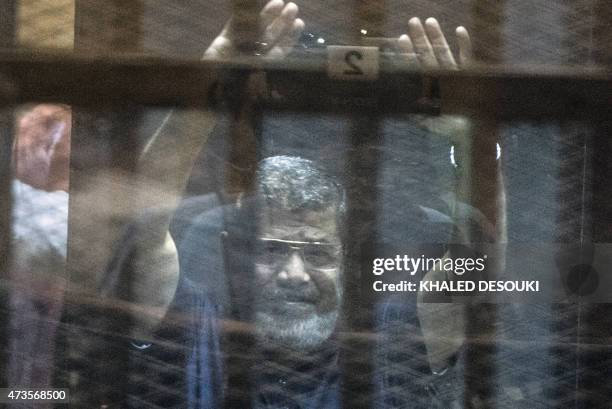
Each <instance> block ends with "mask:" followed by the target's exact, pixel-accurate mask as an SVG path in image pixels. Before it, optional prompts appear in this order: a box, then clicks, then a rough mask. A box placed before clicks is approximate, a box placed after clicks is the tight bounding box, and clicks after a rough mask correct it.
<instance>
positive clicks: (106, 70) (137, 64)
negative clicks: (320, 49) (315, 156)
mask: <svg viewBox="0 0 612 409" xmlns="http://www.w3.org/2000/svg"><path fill="white" fill-rule="evenodd" d="M307 55H310V54H307ZM321 57H324V55H320V54H319V55H314V57H312V58H304V59H300V60H296V59H287V60H285V61H282V62H275V61H268V60H261V59H257V58H241V59H236V60H232V61H221V62H212V61H185V60H170V59H163V58H155V57H148V56H122V57H116V56H114V57H108V56H77V55H73V54H64V55H62V54H41V53H37V54H24V53H0V105H2V104H4V105H7V104H14V103H25V102H32V101H53V102H62V103H67V104H72V105H82V106H93V107H103V106H125V105H154V106H169V105H177V106H188V107H202V108H205V107H210V108H215V107H217V106H218V102H219V101H218V98H216V97H214V96H218V93H213V92H212V91H213V90H218V89H219V87H218V85H219V84H225V85H228V84H229V85H231V84H232V82H233V81H232V78H239V77H242V76H243V75H245V74H247V73H248V72H249V71H252V70H263V71H266V73H267V74H268V86H269V87H270V88H271V89H270V90H278V91H280V92H277V93H273V94H274V95H277V96H278V95H280V97H276V98H270V99H269V100H267V101H265V103H264V107H265V108H267V109H273V110H295V111H310V112H336V113H351V112H355V111H366V112H376V113H378V114H391V113H404V112H431V113H437V112H438V111H441V112H443V113H447V114H465V115H470V116H479V117H484V116H491V117H494V118H499V119H519V118H531V119H547V118H564V119H567V118H575V119H580V118H589V119H605V118H606V117H609V116H610V114H612V72H611V71H609V70H603V69H601V70H596V69H580V68H577V69H571V68H569V69H551V68H550V67H517V68H496V67H474V68H470V69H467V70H461V71H444V70H432V71H426V72H425V71H417V70H414V68H411V67H409V66H402V65H398V64H397V63H393V62H388V61H387V62H385V61H384V59H383V61H382V63H381V67H380V69H381V71H380V74H379V77H378V79H377V80H373V81H345V80H337V79H331V78H329V77H328V75H327V71H326V70H327V62H326V60H325V58H321ZM424 79H427V80H426V81H424ZM431 81H434V82H437V83H438V88H439V90H440V96H441V99H440V100H437V99H432V98H429V96H428V95H426V93H424V91H423V90H424V87H423V83H425V84H430V83H431ZM226 88H228V89H231V86H229V87H226ZM224 95H225V94H224Z"/></svg>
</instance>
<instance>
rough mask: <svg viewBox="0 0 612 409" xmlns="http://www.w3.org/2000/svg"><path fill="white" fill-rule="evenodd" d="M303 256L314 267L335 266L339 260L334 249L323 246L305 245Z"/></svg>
mask: <svg viewBox="0 0 612 409" xmlns="http://www.w3.org/2000/svg"><path fill="white" fill-rule="evenodd" d="M304 257H305V258H306V260H307V261H308V262H309V263H310V264H312V265H313V266H315V267H332V266H336V265H337V264H338V261H339V257H338V255H337V253H336V251H334V249H333V248H328V247H325V246H306V247H305V248H304Z"/></svg>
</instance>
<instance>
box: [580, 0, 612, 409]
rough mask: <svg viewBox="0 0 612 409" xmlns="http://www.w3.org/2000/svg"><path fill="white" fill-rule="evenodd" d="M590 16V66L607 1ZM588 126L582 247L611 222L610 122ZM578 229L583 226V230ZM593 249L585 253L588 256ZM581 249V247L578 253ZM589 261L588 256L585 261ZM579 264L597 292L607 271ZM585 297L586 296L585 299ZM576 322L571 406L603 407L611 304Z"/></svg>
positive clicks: (603, 35)
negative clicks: (587, 203)
mask: <svg viewBox="0 0 612 409" xmlns="http://www.w3.org/2000/svg"><path fill="white" fill-rule="evenodd" d="M590 6H591V10H592V14H591V24H588V25H587V27H588V28H590V39H591V41H590V55H591V61H592V63H594V64H596V65H603V66H605V65H610V64H612V51H611V50H610V42H611V41H612V28H611V27H610V20H609V19H610V18H612V10H611V8H610V2H609V1H602V0H592V1H591V2H590ZM601 119H602V121H601V122H598V123H595V124H593V129H592V137H590V138H588V139H587V146H590V149H587V153H588V154H590V159H591V161H590V164H591V173H590V176H591V177H590V178H589V179H587V180H585V181H584V183H585V184H587V183H588V185H587V186H588V187H589V188H590V190H591V192H592V201H591V202H590V210H591V211H592V215H591V218H589V219H587V221H588V222H590V223H589V230H590V232H591V238H592V240H591V241H592V243H586V247H587V248H588V247H592V248H593V249H594V246H596V243H609V242H611V241H612V235H611V234H610V231H611V230H612V223H611V222H610V213H611V211H612V203H611V202H610V197H612V188H611V187H610V183H609V181H610V178H611V177H612V167H611V166H610V164H609V158H610V154H611V153H612V144H611V143H610V138H609V135H610V132H611V131H612V122H610V121H609V120H608V119H607V118H601ZM583 230H584V228H583ZM593 251H594V250H592V251H591V252H589V254H588V255H593V254H594V253H593ZM583 253H584V251H583ZM591 260H592V259H591ZM591 260H587V261H585V262H583V266H584V269H583V274H582V277H581V284H582V287H581V290H582V293H583V294H584V295H585V296H586V297H588V296H589V295H590V292H591V291H595V290H597V287H596V284H597V283H598V282H602V281H604V282H605V279H603V280H602V277H601V276H602V275H605V274H609V272H608V271H596V270H595V269H594V268H593V266H592V265H591V263H590V261H591ZM587 300H588V298H587ZM579 308H580V310H579V311H580V313H579V317H580V321H579V322H578V325H579V327H578V336H579V338H578V341H579V343H578V350H577V360H576V362H577V368H576V378H577V379H576V389H577V391H576V405H577V407H581V408H587V407H593V408H595V407H604V406H606V405H608V404H609V396H610V393H611V391H612V388H611V387H610V385H608V383H607V382H601V379H606V378H609V377H610V375H612V369H611V368H610V366H609V365H602V364H601V363H602V362H610V360H611V359H612V345H610V342H609V340H610V339H611V338H612V327H611V326H610V318H609V317H610V314H611V313H612V307H611V306H610V305H609V304H592V303H581V304H579Z"/></svg>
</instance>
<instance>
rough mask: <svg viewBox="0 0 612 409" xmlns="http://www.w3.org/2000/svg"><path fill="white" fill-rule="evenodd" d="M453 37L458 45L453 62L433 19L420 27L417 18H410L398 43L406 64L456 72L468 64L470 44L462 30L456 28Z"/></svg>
mask: <svg viewBox="0 0 612 409" xmlns="http://www.w3.org/2000/svg"><path fill="white" fill-rule="evenodd" d="M455 36H456V39H457V43H458V45H459V55H458V58H457V59H455V57H454V56H453V53H452V52H451V50H450V47H449V46H448V42H447V41H446V37H445V36H444V33H442V29H441V28H440V24H439V23H438V21H437V20H436V19H435V18H432V17H430V18H428V19H427V20H425V25H423V24H422V23H421V20H420V19H419V18H418V17H413V18H411V19H410V21H408V34H403V35H401V36H400V38H399V41H398V43H399V47H400V49H401V50H402V51H403V52H404V53H405V55H406V56H407V57H408V58H409V59H410V61H411V62H414V63H418V64H420V65H421V66H422V67H423V68H443V69H457V68H458V67H459V66H464V65H466V64H468V63H469V62H470V60H471V58H472V44H471V42H470V35H469V34H468V32H467V30H466V29H465V28H464V27H461V26H460V27H457V29H456V30H455ZM457 60H458V61H457Z"/></svg>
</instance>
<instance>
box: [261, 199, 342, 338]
mask: <svg viewBox="0 0 612 409" xmlns="http://www.w3.org/2000/svg"><path fill="white" fill-rule="evenodd" d="M259 220H260V228H259V234H258V239H257V245H256V253H255V281H256V295H255V305H256V309H255V324H256V329H257V332H258V335H259V336H260V337H261V338H263V339H264V340H268V341H274V342H277V343H281V344H282V345H284V346H287V347H290V348H300V349H311V348H316V347H317V346H318V345H320V344H321V343H322V342H323V341H325V340H326V339H328V338H329V336H330V335H331V334H332V332H333V331H334V329H335V326H336V321H337V319H338V312H339V308H340V303H341V298H342V286H341V283H340V275H341V274H340V273H341V269H342V247H341V243H340V236H339V234H338V225H337V210H336V209H335V208H330V209H328V210H322V211H299V212H289V211H283V210H277V209H271V208H264V209H261V213H260V219H259Z"/></svg>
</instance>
